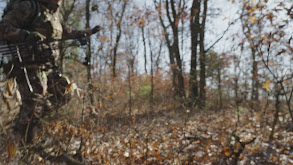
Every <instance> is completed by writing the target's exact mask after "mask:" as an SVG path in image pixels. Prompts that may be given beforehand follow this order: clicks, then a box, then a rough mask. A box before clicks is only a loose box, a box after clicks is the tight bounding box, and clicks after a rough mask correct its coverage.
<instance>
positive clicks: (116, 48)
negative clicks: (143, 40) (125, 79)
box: [112, 1, 127, 78]
mask: <svg viewBox="0 0 293 165" xmlns="http://www.w3.org/2000/svg"><path fill="white" fill-rule="evenodd" d="M126 5H127V1H123V7H122V12H121V14H120V16H119V20H118V21H116V22H115V24H116V26H117V30H118V34H117V36H116V40H115V45H114V48H113V57H112V74H113V77H114V78H115V77H116V63H117V51H118V46H119V42H120V39H121V35H122V29H121V24H122V20H123V17H124V12H125V9H126Z"/></svg>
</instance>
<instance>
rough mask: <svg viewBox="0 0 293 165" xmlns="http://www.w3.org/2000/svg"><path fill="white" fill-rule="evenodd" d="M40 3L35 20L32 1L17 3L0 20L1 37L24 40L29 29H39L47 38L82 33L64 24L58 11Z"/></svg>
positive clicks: (58, 37)
mask: <svg viewBox="0 0 293 165" xmlns="http://www.w3.org/2000/svg"><path fill="white" fill-rule="evenodd" d="M37 3H38V2H37ZM39 4H40V13H39V14H38V16H37V17H36V18H33V20H32V17H33V15H34V14H35V11H33V6H32V4H31V2H30V1H21V2H19V3H17V4H15V5H14V7H13V9H12V10H11V11H9V12H7V14H5V15H4V17H3V18H2V20H1V21H0V38H3V39H6V40H10V41H18V42H24V41H25V37H26V35H27V34H28V31H37V32H39V33H41V34H43V35H44V36H46V38H47V39H61V38H62V37H67V36H75V35H79V34H80V33H82V31H75V30H71V29H69V28H67V27H65V26H63V24H62V21H61V19H60V16H59V12H58V11H57V12H55V13H52V12H51V11H50V10H49V9H48V8H47V7H46V6H45V5H43V4H41V3H39Z"/></svg>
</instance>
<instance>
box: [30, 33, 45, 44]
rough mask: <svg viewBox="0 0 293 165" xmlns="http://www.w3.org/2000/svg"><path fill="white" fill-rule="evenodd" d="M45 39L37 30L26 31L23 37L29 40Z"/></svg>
mask: <svg viewBox="0 0 293 165" xmlns="http://www.w3.org/2000/svg"><path fill="white" fill-rule="evenodd" d="M45 39H46V37H45V36H44V35H43V34H41V33H39V32H28V34H27V36H26V37H25V40H26V41H29V42H36V41H42V40H45Z"/></svg>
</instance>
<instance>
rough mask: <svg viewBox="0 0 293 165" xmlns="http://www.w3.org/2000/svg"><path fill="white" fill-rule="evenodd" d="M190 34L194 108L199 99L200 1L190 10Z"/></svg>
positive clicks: (190, 93)
mask: <svg viewBox="0 0 293 165" xmlns="http://www.w3.org/2000/svg"><path fill="white" fill-rule="evenodd" d="M190 10H191V11H190V15H191V19H190V33H191V65H190V79H189V100H190V101H189V103H190V106H192V107H193V106H194V105H195V103H196V102H197V99H198V81H197V47H198V34H199V33H200V24H199V13H200V0H194V1H193V3H192V7H191V9H190Z"/></svg>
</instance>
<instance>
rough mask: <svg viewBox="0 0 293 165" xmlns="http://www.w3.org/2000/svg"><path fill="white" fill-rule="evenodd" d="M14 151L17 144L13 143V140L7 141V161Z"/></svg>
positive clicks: (13, 154)
mask: <svg viewBox="0 0 293 165" xmlns="http://www.w3.org/2000/svg"><path fill="white" fill-rule="evenodd" d="M16 151H17V146H16V145H15V144H14V142H12V141H9V142H8V145H7V147H6V152H7V155H8V161H10V160H11V158H13V157H14V156H15V154H16Z"/></svg>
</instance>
